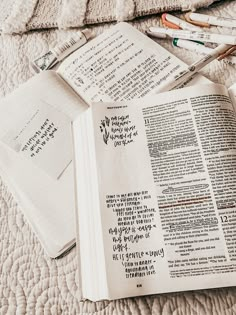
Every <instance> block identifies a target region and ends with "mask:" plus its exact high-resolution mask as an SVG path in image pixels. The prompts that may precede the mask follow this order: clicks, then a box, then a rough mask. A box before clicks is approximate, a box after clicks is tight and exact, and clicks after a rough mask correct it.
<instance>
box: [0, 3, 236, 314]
mask: <svg viewBox="0 0 236 315" xmlns="http://www.w3.org/2000/svg"><path fill="white" fill-rule="evenodd" d="M0 5H2V4H0ZM204 12H205V13H211V14H215V15H221V16H227V17H232V18H236V6H235V2H234V1H224V2H223V3H222V2H221V3H219V4H217V5H215V6H214V8H213V9H212V10H210V9H205V10H204ZM158 23H159V16H152V17H149V18H142V19H139V20H136V21H135V22H132V24H133V25H134V26H135V27H137V28H138V29H139V30H141V31H144V30H145V29H147V27H148V26H153V25H156V24H158ZM109 26H110V25H108V24H107V25H105V26H103V25H100V26H96V27H94V28H93V29H94V31H95V32H96V33H100V32H102V31H103V30H104V28H106V27H109ZM211 30H212V31H215V32H224V33H226V32H228V33H232V32H233V34H234V35H236V30H233V31H232V30H227V29H222V28H212V29H211ZM74 32H75V30H69V31H60V30H51V31H43V32H30V33H28V34H23V35H15V36H9V35H2V36H0V56H1V57H0V97H3V96H4V95H6V94H7V93H10V92H11V91H12V90H14V89H15V88H16V87H17V86H18V85H20V84H21V83H23V82H25V81H26V80H27V79H29V78H30V77H31V76H32V75H33V74H34V72H33V70H32V69H31V67H30V65H29V62H30V61H31V60H33V59H34V58H36V57H37V56H39V55H41V54H43V53H45V52H46V51H47V50H48V47H49V45H50V46H54V45H56V43H58V42H59V41H62V40H63V39H65V38H66V37H67V36H68V35H70V34H73V33H74ZM159 43H161V44H162V45H163V46H164V47H165V48H167V49H169V50H171V51H172V52H173V53H174V54H176V55H177V56H178V57H179V58H181V59H182V60H184V61H185V62H187V63H191V62H193V61H195V60H196V59H197V58H198V57H199V56H197V55H196V54H195V53H188V52H186V51H185V50H181V49H177V48H175V49H174V50H173V47H172V46H171V42H170V41H165V40H159ZM203 73H204V74H205V75H206V76H207V77H208V78H210V79H211V80H212V81H214V82H218V83H225V84H226V85H227V86H230V85H231V84H232V83H233V82H236V71H235V67H233V66H230V65H227V64H225V63H223V62H217V61H214V62H213V63H211V65H209V66H207V67H206V69H205V70H204V71H203ZM0 175H1V177H2V179H1V180H0V239H1V241H0V314H4V315H5V314H40V315H41V314H83V315H85V314H86V315H87V314H97V315H105V314H107V315H108V314H109V315H117V314H122V315H131V314H135V315H136V314H137V315H148V314H152V315H173V314H174V315H205V314H214V315H232V314H236V288H224V289H215V290H202V291H195V292H191V291H190V292H184V293H169V294H163V295H153V296H147V297H137V298H130V299H122V300H117V301H111V302H107V301H104V302H98V303H92V302H89V301H85V302H80V301H79V300H78V288H79V283H78V266H77V258H76V250H75V248H74V249H72V250H71V251H70V253H68V254H67V255H66V256H65V257H63V258H61V259H57V260H52V259H50V258H49V257H47V255H46V254H45V253H44V251H43V249H42V248H41V246H40V244H39V242H38V240H37V239H36V237H35V236H34V235H33V233H32V232H31V230H30V228H29V226H28V224H27V223H26V221H25V219H24V216H23V215H22V212H21V209H20V208H19V206H18V205H17V203H16V201H15V199H14V196H13V195H12V191H11V190H10V188H9V187H8V186H7V179H6V178H5V177H4V174H3V172H2V171H0ZM77 246H79V244H78V245H77Z"/></svg>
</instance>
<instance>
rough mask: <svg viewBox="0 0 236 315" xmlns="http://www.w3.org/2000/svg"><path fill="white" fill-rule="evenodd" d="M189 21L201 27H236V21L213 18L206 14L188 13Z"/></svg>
mask: <svg viewBox="0 0 236 315" xmlns="http://www.w3.org/2000/svg"><path fill="white" fill-rule="evenodd" d="M185 16H186V19H187V21H189V22H191V23H194V24H197V25H200V26H207V27H209V26H210V25H216V26H225V27H230V28H233V27H236V20H235V19H232V18H225V17H220V16H211V15H206V14H199V13H187V14H186V15H185Z"/></svg>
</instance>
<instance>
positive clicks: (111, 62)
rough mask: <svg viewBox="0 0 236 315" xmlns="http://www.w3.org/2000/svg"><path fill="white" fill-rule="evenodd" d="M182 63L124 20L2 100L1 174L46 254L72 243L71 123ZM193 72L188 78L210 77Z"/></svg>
mask: <svg viewBox="0 0 236 315" xmlns="http://www.w3.org/2000/svg"><path fill="white" fill-rule="evenodd" d="M185 68H186V65H185V64H184V63H183V62H182V61H180V60H179V59H178V58H176V57H175V56H174V55H172V54H171V53H170V52H168V51H167V50H166V49H164V48H162V47H161V46H160V45H158V44H157V43H155V42H154V41H152V40H151V39H149V38H148V37H147V36H145V35H143V34H142V33H141V32H139V31H138V30H136V29H135V28H133V27H132V26H130V25H129V24H127V23H120V24H117V25H116V26H114V27H111V28H110V29H109V30H107V31H106V32H104V33H103V34H101V35H99V36H98V37H96V38H94V39H93V40H91V41H90V42H88V43H87V44H86V45H84V46H83V47H81V48H80V49H78V50H77V51H75V52H74V53H73V54H71V55H70V56H69V57H68V58H67V59H66V60H64V61H63V62H62V63H61V65H60V67H59V68H58V69H57V70H56V71H46V72H43V73H41V74H38V75H36V76H35V77H33V78H32V79H30V80H29V81H28V82H26V83H25V84H23V85H21V86H20V87H19V88H18V89H17V90H16V91H14V92H13V93H12V94H11V95H9V96H7V97H6V98H5V99H3V100H1V103H0V168H1V176H3V177H4V178H5V179H6V182H7V183H8V185H9V186H10V187H11V191H13V192H14V194H15V196H16V198H17V200H18V203H19V204H20V208H21V209H22V211H23V213H24V215H25V217H26V219H27V220H28V222H29V223H30V225H31V227H32V228H33V230H34V232H35V233H36V235H37V237H38V238H39V240H40V242H41V243H42V245H43V247H44V249H45V250H46V252H47V253H48V254H49V255H50V256H51V257H57V256H59V255H61V254H63V253H64V252H65V251H66V250H68V249H69V248H70V247H71V246H73V244H74V243H75V227H74V225H75V218H74V213H75V201H74V179H73V165H72V160H73V153H72V134H71V126H70V124H71V121H73V120H74V119H75V117H77V116H78V115H80V113H81V112H83V111H84V110H85V109H87V108H88V106H89V105H88V104H91V102H93V101H111V100H114V101H117V100H122V99H123V100H125V99H132V98H134V97H143V96H145V95H147V94H150V93H152V92H155V88H156V87H158V86H159V85H161V84H162V82H165V80H166V79H168V78H169V77H170V76H172V75H175V74H176V73H178V72H179V71H181V70H183V69H185ZM207 81H208V80H207V79H205V78H204V77H202V76H200V75H198V76H196V77H195V78H194V79H193V80H192V81H191V82H190V83H191V84H194V83H199V82H207Z"/></svg>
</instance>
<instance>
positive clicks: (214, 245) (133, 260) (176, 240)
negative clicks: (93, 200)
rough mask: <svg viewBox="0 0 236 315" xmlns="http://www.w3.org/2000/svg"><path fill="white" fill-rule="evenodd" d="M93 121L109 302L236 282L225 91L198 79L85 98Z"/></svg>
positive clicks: (235, 203)
mask: <svg viewBox="0 0 236 315" xmlns="http://www.w3.org/2000/svg"><path fill="white" fill-rule="evenodd" d="M89 114H90V113H89V112H87V113H84V115H89ZM81 118H82V117H81ZM92 119H93V126H94V142H95V152H96V164H97V178H98V189H99V200H100V212H101V222H102V228H103V242H104V251H105V261H106V271H107V279H108V290H109V293H110V296H109V298H111V299H113V298H122V297H127V296H137V295H146V294H154V293H163V292H170V291H182V290H192V289H203V288H212V287H221V286H230V285H235V280H234V277H233V275H234V276H235V275H236V265H235V258H236V256H235V253H236V251H235V247H234V244H233V241H232V237H235V235H236V228H235V225H234V217H235V211H236V194H235V192H236V187H235V186H236V184H235V183H236V165H235V160H236V159H235V157H236V138H235V132H236V118H235V113H234V110H233V107H232V103H231V101H230V98H229V96H228V92H227V90H226V89H225V88H224V87H223V86H221V85H214V84H211V85H199V86H196V87H188V88H185V89H182V90H176V91H171V92H166V93H161V94H159V95H156V96H152V97H146V98H144V99H140V100H133V101H126V102H120V103H98V104H93V106H92ZM80 154H81V152H80ZM85 159H86V157H85ZM81 161H82V160H81ZM76 163H80V157H79V155H78V157H77V161H76ZM77 193H78V202H79V200H80V192H79V191H78V192H77ZM81 198H82V196H81ZM87 198H90V196H87ZM114 270H116V272H115V273H114Z"/></svg>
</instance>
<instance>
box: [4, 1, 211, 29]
mask: <svg viewBox="0 0 236 315" xmlns="http://www.w3.org/2000/svg"><path fill="white" fill-rule="evenodd" d="M214 1H216V0H184V1H180V0H106V1H104V0H2V1H1V3H0V29H1V30H2V32H3V33H8V34H12V33H22V32H25V31H27V30H32V29H34V30H35V29H45V28H55V27H59V28H68V27H80V26H83V25H85V24H94V23H101V22H111V21H125V20H132V19H134V18H135V17H138V16H144V15H150V14H154V13H159V12H163V11H173V10H183V11H187V10H196V9H197V8H200V7H207V6H209V5H210V4H211V3H213V2H214Z"/></svg>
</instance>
